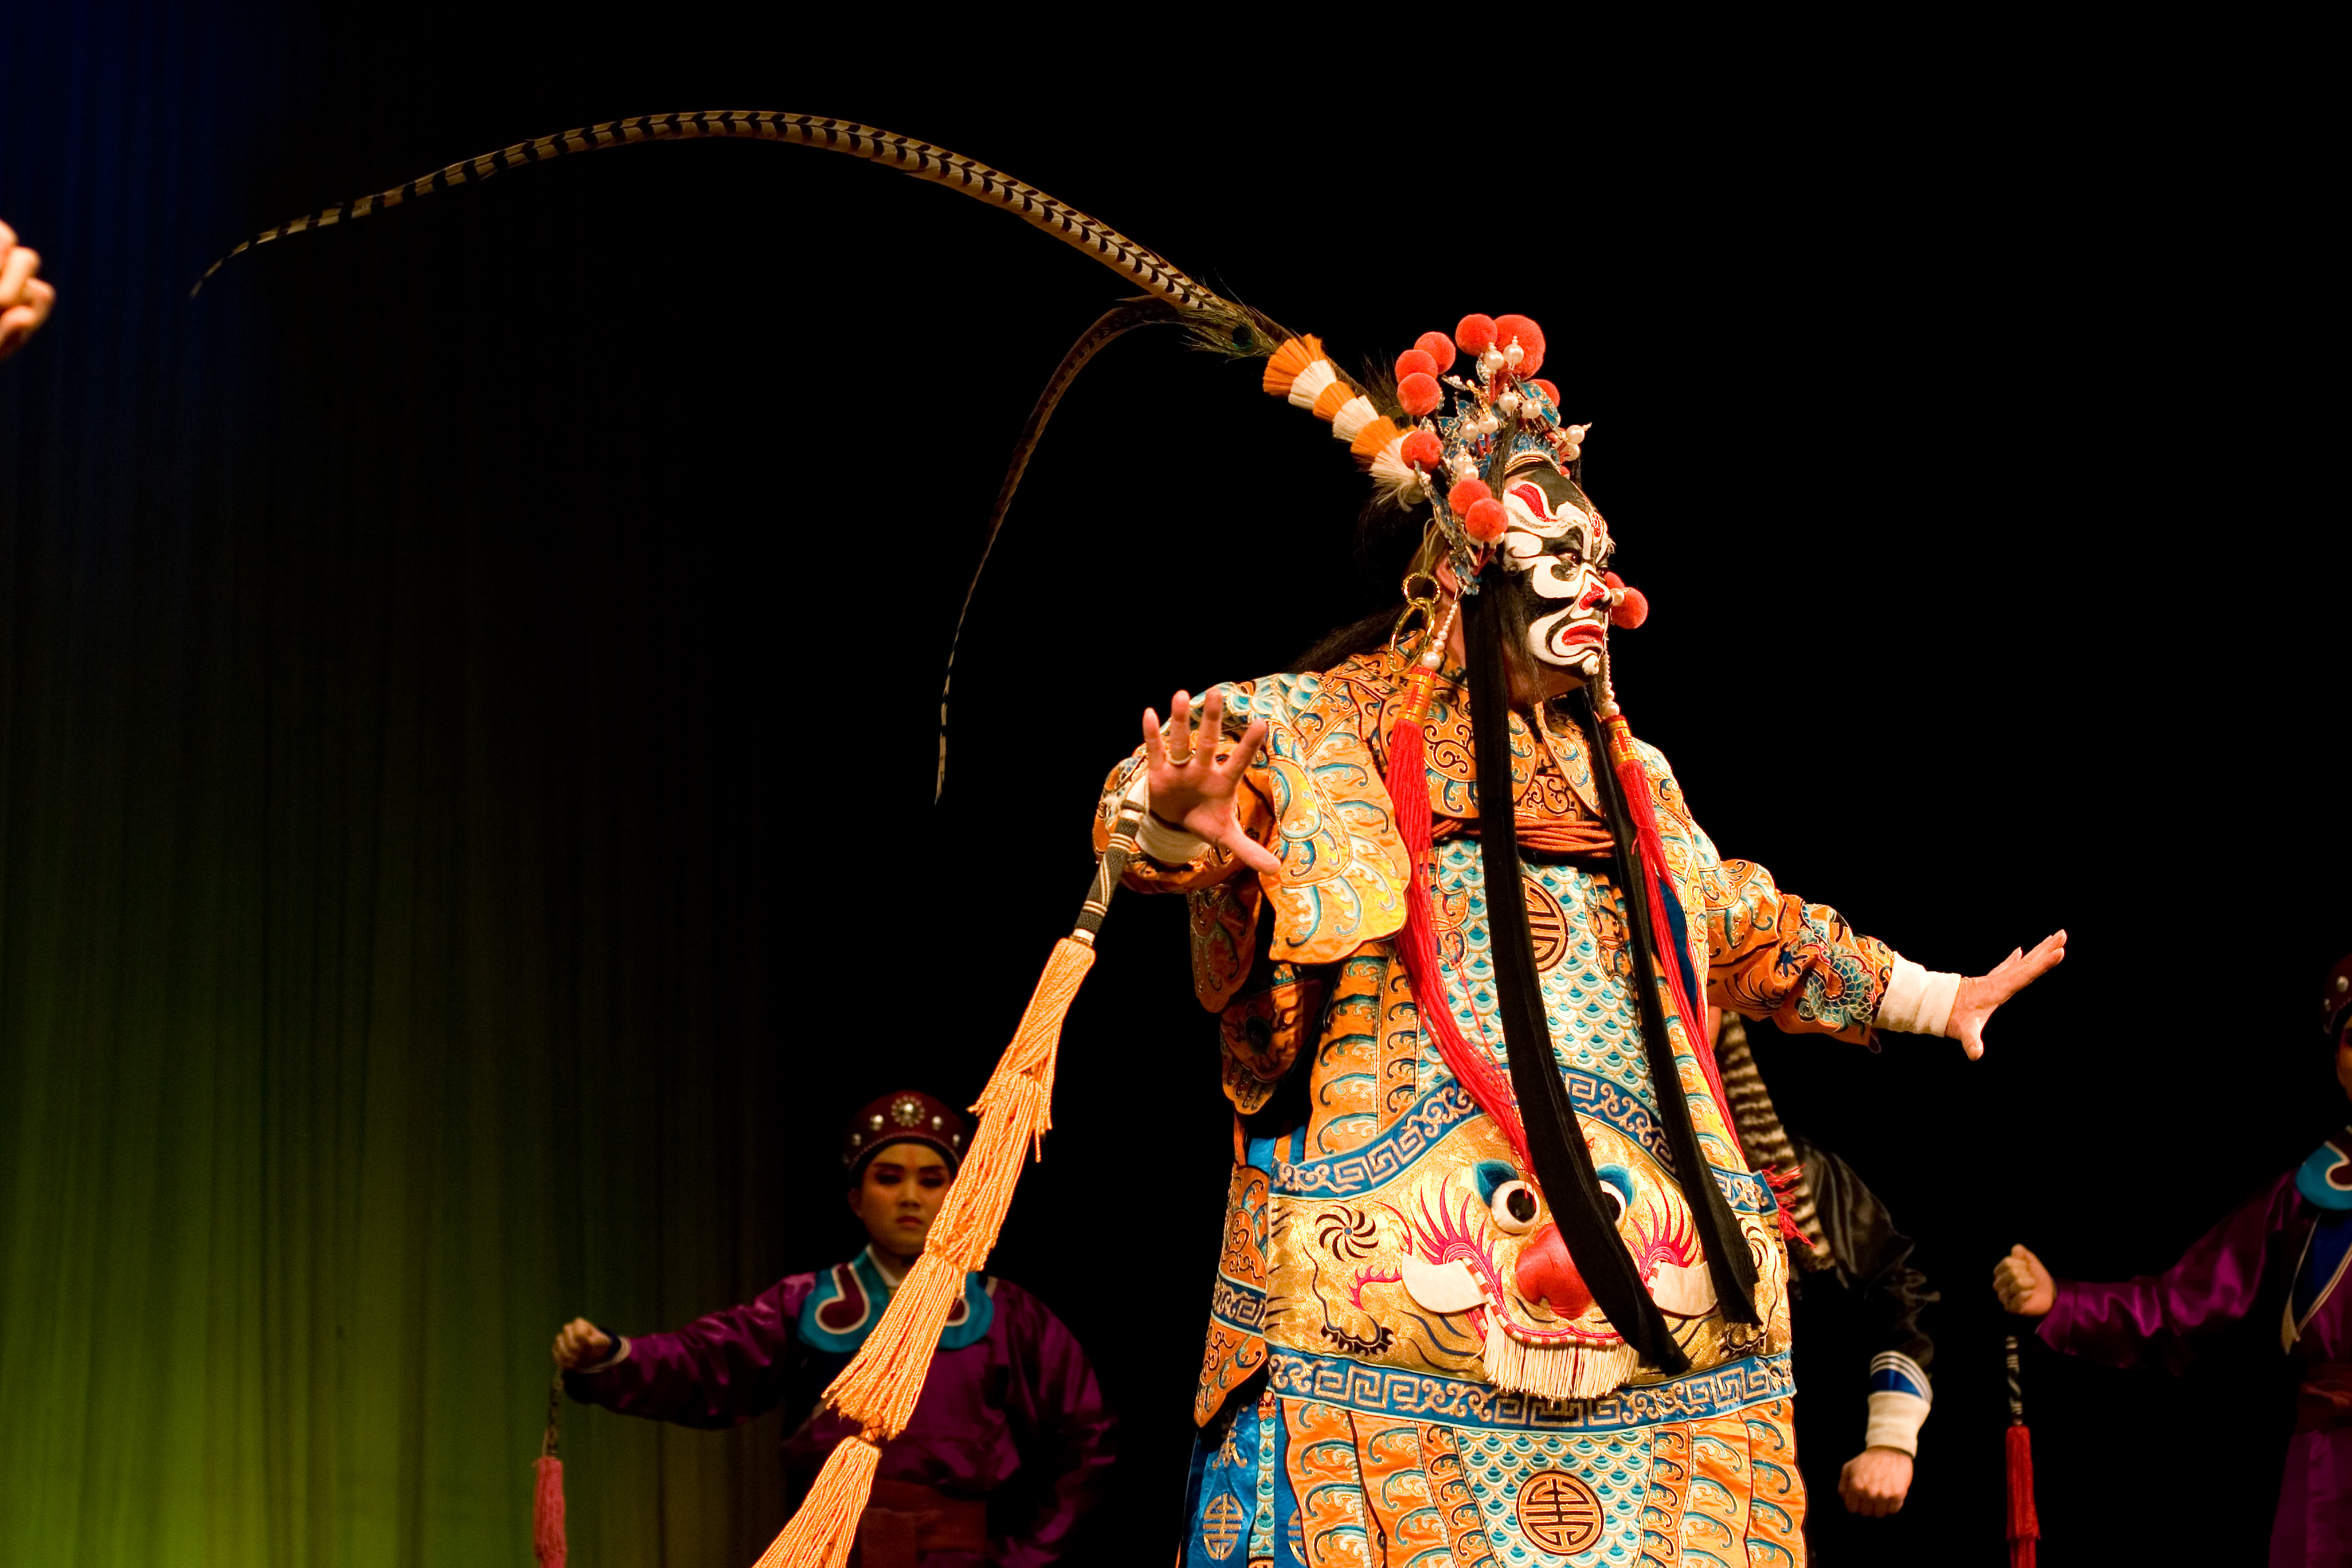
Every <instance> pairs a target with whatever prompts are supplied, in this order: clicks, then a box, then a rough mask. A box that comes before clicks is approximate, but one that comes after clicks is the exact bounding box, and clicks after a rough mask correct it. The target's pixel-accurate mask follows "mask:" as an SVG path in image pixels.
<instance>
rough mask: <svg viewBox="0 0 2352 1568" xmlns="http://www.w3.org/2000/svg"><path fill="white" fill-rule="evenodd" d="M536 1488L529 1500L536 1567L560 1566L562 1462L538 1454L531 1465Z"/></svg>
mask: <svg viewBox="0 0 2352 1568" xmlns="http://www.w3.org/2000/svg"><path fill="white" fill-rule="evenodd" d="M531 1468H534V1469H536V1470H537V1471H538V1472H539V1488H538V1490H537V1491H535V1492H534V1493H533V1494H532V1496H531V1500H530V1552H531V1555H532V1556H534V1557H536V1558H538V1559H539V1568H563V1557H564V1553H565V1552H567V1551H568V1550H569V1548H568V1547H567V1546H566V1544H565V1542H564V1539H563V1461H562V1460H561V1459H559V1458H556V1457H555V1456H554V1455H552V1454H541V1456H540V1457H539V1458H538V1459H537V1460H535V1461H534V1462H533V1464H532V1467H531Z"/></svg>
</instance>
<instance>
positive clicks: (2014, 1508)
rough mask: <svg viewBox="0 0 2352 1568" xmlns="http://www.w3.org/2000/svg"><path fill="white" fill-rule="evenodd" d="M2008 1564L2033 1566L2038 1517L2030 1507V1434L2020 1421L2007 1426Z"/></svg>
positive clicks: (2039, 1530)
mask: <svg viewBox="0 0 2352 1568" xmlns="http://www.w3.org/2000/svg"><path fill="white" fill-rule="evenodd" d="M2005 1441H2006V1443H2007V1445H2008V1459H2009V1568H2033V1547H2034V1542H2037V1541H2039V1540H2041V1539H2042V1521H2041V1520H2040V1519H2039V1518H2037V1517H2035V1515H2034V1511H2033V1436H2032V1433H2030V1432H2028V1431H2027V1430H2026V1428H2025V1424H2024V1423H2023V1422H2019V1423H2018V1424H2017V1425H2015V1426H2011V1427H2010V1428H2009V1433H2008V1436H2007V1438H2006V1439H2005Z"/></svg>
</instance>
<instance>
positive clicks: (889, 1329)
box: [758, 795, 1143, 1568]
mask: <svg viewBox="0 0 2352 1568" xmlns="http://www.w3.org/2000/svg"><path fill="white" fill-rule="evenodd" d="M1142 815H1143V807H1142V805H1141V803H1140V801H1139V799H1138V798H1136V797H1135V796H1132V795H1130V796H1129V798H1128V799H1127V800H1126V801H1125V802H1123V803H1121V805H1120V808H1119V814H1118V822H1117V823H1116V824H1115V825H1114V826H1113V827H1112V829H1111V835H1110V842H1109V843H1108V845H1107V846H1106V847H1104V849H1103V853H1102V858H1101V859H1100V860H1098V861H1097V862H1096V865H1095V879H1094V883H1093V885H1092V886H1091V887H1090V888H1089V889H1087V901H1086V903H1085V904H1084V906H1082V907H1081V909H1080V910H1079V912H1078V920H1077V924H1076V926H1075V927H1073V928H1072V930H1071V931H1070V934H1069V935H1067V936H1066V937H1064V938H1062V940H1061V941H1059V942H1055V944H1054V951H1053V952H1052V953H1051V954H1050V955H1049V956H1048V957H1047V958H1046V960H1045V973H1043V974H1042V975H1040V976H1039V977H1038V980H1037V988H1036V990H1035V991H1034V993H1032V994H1031V995H1030V998H1029V1006H1028V1008H1027V1010H1026V1011H1025V1012H1024V1013H1023V1014H1022V1016H1021V1026H1020V1027H1019V1028H1018V1029H1015V1030H1014V1031H1013V1043H1012V1044H1011V1045H1009V1046H1007V1047H1005V1048H1004V1054H1003V1056H1002V1057H1000V1058H997V1063H996V1070H995V1071H994V1072H992V1073H991V1074H990V1075H989V1079H988V1086H987V1087H986V1088H985V1089H982V1090H981V1093H980V1099H979V1100H976V1101H974V1102H973V1104H972V1107H971V1109H972V1110H975V1111H977V1112H978V1113H979V1115H980V1131H978V1132H977V1133H975V1134H974V1135H973V1138H972V1141H971V1152H969V1153H968V1154H966V1155H965V1156H964V1160H963V1163H962V1165H961V1168H960V1169H959V1170H958V1171H957V1173H956V1179H955V1183H954V1184H953V1185H951V1186H950V1187H949V1189H948V1195H947V1200H946V1201H945V1202H944V1203H942V1204H941V1205H940V1215H939V1218H938V1219H937V1220H935V1221H933V1222H932V1225H931V1234H930V1237H929V1240H927V1241H926V1242H925V1243H924V1245H923V1255H922V1257H920V1258H917V1259H916V1260H915V1266H914V1268H910V1269H908V1271H907V1278H906V1279H904V1280H902V1281H901V1282H900V1283H899V1286H898V1289H897V1290H895V1291H893V1292H892V1293H891V1296H890V1304H889V1306H888V1307H887V1308H885V1309H884V1310H883V1313H882V1321H880V1322H879V1323H877V1324H876V1325H875V1326H874V1331H873V1332H872V1333H870V1334H868V1335H867V1336H866V1342H865V1344H863V1345H862V1346H860V1347H859V1348H858V1352H857V1354H856V1357H855V1358H853V1359H852V1360H851V1362H850V1363H849V1364H848V1365H847V1366H845V1367H844V1368H843V1369H842V1372H841V1375H840V1376H838V1377H836V1378H835V1379H834V1380H833V1385H832V1386H831V1387H829V1388H827V1389H826V1390H825V1391H824V1399H825V1403H826V1404H827V1405H830V1406H832V1407H833V1408H834V1409H835V1410H836V1411H838V1412H839V1413H840V1414H841V1415H845V1416H847V1417H848V1418H849V1419H850V1420H852V1421H855V1422H856V1423H857V1424H858V1426H859V1427H860V1428H861V1429H862V1431H861V1435H860V1436H856V1437H853V1438H851V1439H849V1440H848V1441H847V1442H845V1443H843V1444H842V1445H841V1446H840V1447H837V1448H835V1449H834V1451H833V1454H832V1457H831V1458H827V1459H826V1460H825V1462H824V1469H823V1470H821V1471H819V1472H818V1474H817V1478H816V1484H815V1485H814V1486H813V1487H811V1488H810V1489H809V1494H808V1497H807V1499H806V1500H804V1501H803V1502H802V1504H801V1506H800V1511H798V1512H797V1513H795V1514H793V1518H792V1522H791V1523H789V1524H787V1525H785V1526H784V1529H783V1532H782V1534H780V1535H778V1536H777V1537H776V1539H775V1541H774V1542H773V1543H772V1544H771V1545H770V1546H769V1548H768V1550H767V1551H766V1552H764V1553H763V1554H761V1558H760V1561H759V1564H758V1568H782V1565H783V1564H787V1563H789V1564H791V1565H792V1568H803V1564H805V1565H807V1568H844V1564H845V1563H847V1562H848V1561H849V1552H850V1549H851V1548H852V1547H853V1546H855V1545H856V1541H857V1521H858V1519H859V1517H860V1516H861V1515H863V1514H864V1512H865V1511H866V1498H867V1497H868V1496H869V1495H870V1494H871V1493H872V1492H873V1490H874V1472H875V1468H876V1467H877V1465H879V1464H880V1463H881V1460H882V1445H883V1444H885V1443H887V1442H888V1441H889V1440H890V1439H891V1438H893V1437H896V1436H898V1434H899V1433H901V1432H903V1431H905V1430H906V1429H907V1423H908V1421H909V1420H910V1419H912V1418H913V1416H914V1414H915V1405H916V1403H917V1401H919V1400H920V1399H921V1398H922V1396H923V1379H924V1377H925V1376H926V1375H927V1374H928V1373H929V1371H930V1367H931V1352H934V1351H935V1350H937V1349H938V1348H939V1343H940V1331H941V1330H942V1329H944V1328H945V1327H946V1326H947V1321H948V1313H949V1312H950V1310H953V1309H954V1307H955V1304H956V1300H957V1299H958V1298H959V1297H961V1295H962V1294H963V1286H964V1277H965V1276H966V1275H967V1274H972V1273H976V1272H978V1271H979V1269H980V1268H981V1267H982V1265H983V1264H985V1263H986V1262H987V1261H988V1255H989V1253H990V1252H991V1251H992V1250H993V1249H994V1248H995V1247H996V1237H997V1235H998V1233H999V1232H1001V1231H1002V1230H1003V1228H1004V1216H1005V1215H1006V1214H1007V1213H1008V1212H1009V1211H1010V1210H1011V1208H1012V1206H1013V1188H1014V1186H1015V1185H1017V1184H1019V1182H1020V1180H1021V1172H1022V1169H1023V1167H1024V1166H1025V1165H1026V1164H1027V1163H1028V1162H1029V1161H1030V1160H1031V1159H1034V1158H1042V1157H1043V1156H1044V1153H1045V1133H1046V1131H1047V1130H1048V1129H1049V1128H1051V1127H1052V1126H1053V1124H1054V1116H1053V1103H1054V1067H1055V1059H1056V1058H1057V1057H1058V1056H1059V1054H1060V1051H1061V1043H1062V1021H1063V1020H1064V1019H1065V1018H1066V1017H1068V1016H1069V1012H1070V1004H1071V1003H1072V1002H1073V1001H1074V1000H1076V997H1077V994H1078V987H1079V986H1080V985H1081V984H1084V983H1085V981H1086V978H1087V971H1088V970H1089V969H1091V968H1093V967H1094V962H1095V948H1094V942H1095V934H1096V932H1097V931H1100V930H1101V929H1102V921H1103V916H1104V914H1105V913H1106V912H1108V910H1109V908H1110V898H1111V894H1112V893H1113V892H1114V891H1116V890H1117V889H1118V879H1119V876H1120V874H1121V873H1122V872H1124V871H1125V870H1126V869H1127V862H1128V860H1129V858H1130V857H1132V856H1133V855H1134V853H1135V829H1136V826H1137V824H1138V823H1139V821H1140V820H1141V817H1142Z"/></svg>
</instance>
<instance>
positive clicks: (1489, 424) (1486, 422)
mask: <svg viewBox="0 0 2352 1568" xmlns="http://www.w3.org/2000/svg"><path fill="white" fill-rule="evenodd" d="M1502 427H1503V422H1502V421H1501V420H1499V419H1497V418H1496V417H1495V411H1494V410H1493V409H1491V408H1489V409H1487V410H1486V412H1485V413H1483V414H1481V415H1479V416H1478V417H1477V418H1475V419H1474V420H1472V421H1471V422H1470V428H1472V429H1473V430H1475V431H1476V432H1478V434H1479V435H1481V436H1492V435H1493V434H1494V433H1495V432H1496V431H1497V430H1499V429H1501V428H1502Z"/></svg>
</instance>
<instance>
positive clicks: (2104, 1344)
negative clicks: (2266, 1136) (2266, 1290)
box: [2040, 1171, 2301, 1372]
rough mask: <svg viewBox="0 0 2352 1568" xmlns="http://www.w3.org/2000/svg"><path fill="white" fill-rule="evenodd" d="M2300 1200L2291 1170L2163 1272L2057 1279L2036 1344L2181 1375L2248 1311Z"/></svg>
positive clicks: (2290, 1225) (2292, 1220) (2101, 1359)
mask: <svg viewBox="0 0 2352 1568" xmlns="http://www.w3.org/2000/svg"><path fill="white" fill-rule="evenodd" d="M2300 1201H2301V1200H2300V1199H2299V1197H2298V1196H2297V1194H2296V1193H2295V1190H2294V1173H2293V1172H2292V1171H2290V1172H2288V1173H2286V1174H2284V1175H2283V1176H2281V1177H2279V1178H2278V1180H2276V1181H2274V1182H2273V1183H2272V1184H2270V1185H2269V1186H2267V1187H2265V1188H2263V1190H2262V1191H2261V1192H2258V1193H2256V1194H2254V1195H2253V1196H2252V1197H2251V1198H2249V1199H2247V1200H2246V1201H2245V1202H2244V1203H2242V1204H2240V1205H2238V1206H2237V1207H2236V1208H2234V1209H2232V1210H2231V1211H2230V1214H2229V1215H2228V1216H2227V1217H2226V1218H2224V1219H2223V1220H2222V1221H2221V1224H2219V1225H2217V1226H2214V1227H2213V1228H2212V1229H2211V1230H2209V1231H2207V1232H2206V1233H2205V1234H2204V1235H2203V1236H2201V1237H2198V1238H2197V1241H2196V1242H2195V1244H2194V1245H2192V1246H2191V1247H2189V1250H2188V1251H2187V1252H2186V1253H2184V1254H2182V1255H2181V1258H2180V1261H2179V1262H2178V1263H2176V1264H2174V1265H2173V1266H2172V1267H2171V1268H2168V1269H2166V1270H2165V1271H2164V1272H2163V1273H2161V1274H2157V1275H2147V1274H2143V1275H2141V1276H2140V1277H2139V1278H2138V1279H2125V1280H2119V1281H2116V1283H2113V1284H2104V1285H2099V1284H2086V1283H2084V1282H2083V1281H2081V1280H2075V1279H2061V1280H2059V1281H2058V1300H2057V1304H2056V1305H2054V1306H2053V1307H2052V1308H2051V1310H2050V1312H2049V1315H2048V1316H2047V1317H2045V1318H2043V1319H2042V1327H2041V1329H2040V1333H2041V1335H2042V1342H2043V1343H2044V1344H2046V1345H2049V1346H2050V1347H2051V1348H2052V1349H2053V1350H2061V1351H2064V1352H2068V1353H2069V1354H2072V1355H2079V1356H2084V1357H2087V1358H2088V1359H2090V1360H2093V1361H2100V1362H2105V1363H2107V1364H2108V1365H2110V1366H2137V1365H2138V1364H2140V1363H2143V1362H2154V1363H2158V1364H2161V1365H2163V1366H2165V1367H2167V1368H2168V1369H2169V1370H2171V1371H2173V1372H2179V1371H2180V1370H2181V1369H2182V1368H2184V1367H2185V1366H2187V1365H2188V1364H2189V1362H2190V1361H2192V1360H2193V1359H2195V1354H2196V1347H2197V1342H2198V1341H2199V1340H2200V1339H2201V1338H2202V1337H2203V1336H2204V1335H2205V1334H2206V1333H2207V1332H2208V1331H2212V1330H2216V1329H2219V1328H2221V1327H2222V1326H2223V1325H2225V1324H2227V1323H2231V1322H2234V1321H2237V1320H2239V1319H2241V1318H2243V1317H2245V1316H2246V1315H2247V1314H2248V1313H2249V1312H2250V1311H2252V1310H2254V1307H2255V1298H2256V1297H2257V1296H2258V1295H2259V1294H2260V1293H2261V1290H2262V1286H2263V1272H2264V1268H2265V1265H2266V1264H2267V1262H2268V1260H2269V1257H2270V1253H2271V1250H2272V1247H2273V1245H2274V1244H2275V1243H2276V1242H2277V1240H2278V1238H2279V1237H2281V1236H2283V1235H2285V1234H2287V1233H2288V1232H2289V1231H2290V1229H2291V1227H2293V1222H2294V1218H2295V1213H2296V1206H2297V1205H2298V1204H2299V1202H2300ZM2295 1239H2296V1241H2297V1242H2299V1241H2300V1239H2301V1238H2300V1235H2299V1233H2298V1234H2297V1235H2296V1237H2295ZM2288 1262H2289V1263H2290V1264H2291V1263H2292V1262H2293V1259H2292V1258H2290V1259H2288Z"/></svg>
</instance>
